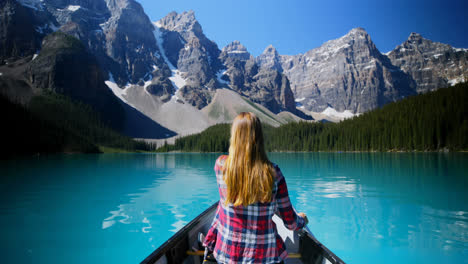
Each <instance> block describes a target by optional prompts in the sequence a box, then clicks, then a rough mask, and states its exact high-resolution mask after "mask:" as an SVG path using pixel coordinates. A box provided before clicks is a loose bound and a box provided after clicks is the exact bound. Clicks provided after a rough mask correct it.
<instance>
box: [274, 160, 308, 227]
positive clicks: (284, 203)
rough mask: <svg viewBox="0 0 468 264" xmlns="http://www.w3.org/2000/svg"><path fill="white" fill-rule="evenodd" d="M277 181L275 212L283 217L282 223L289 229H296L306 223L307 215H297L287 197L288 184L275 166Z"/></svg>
mask: <svg viewBox="0 0 468 264" xmlns="http://www.w3.org/2000/svg"><path fill="white" fill-rule="evenodd" d="M276 173H277V177H278V179H279V181H278V189H277V191H276V197H275V198H276V203H277V206H278V209H277V212H278V214H279V215H280V217H281V219H283V222H284V225H285V226H286V227H287V228H288V229H290V230H298V229H301V228H303V227H304V225H305V224H306V219H307V217H302V216H299V215H298V214H297V213H296V210H294V207H293V206H292V204H291V200H290V199H289V193H288V186H287V185H286V180H285V179H284V176H283V174H282V173H281V170H280V169H279V168H278V167H277V168H276ZM304 216H305V214H304Z"/></svg>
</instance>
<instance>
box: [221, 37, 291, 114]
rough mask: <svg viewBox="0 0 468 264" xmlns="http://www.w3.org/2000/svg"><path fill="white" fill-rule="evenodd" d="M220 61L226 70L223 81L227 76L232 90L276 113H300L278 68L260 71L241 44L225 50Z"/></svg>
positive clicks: (286, 81)
mask: <svg viewBox="0 0 468 264" xmlns="http://www.w3.org/2000/svg"><path fill="white" fill-rule="evenodd" d="M220 59H221V61H222V62H223V64H224V65H225V67H227V70H225V71H224V72H223V73H222V75H221V78H223V76H227V79H228V80H229V81H230V84H231V87H232V89H233V90H235V91H237V92H238V93H240V94H242V95H245V96H246V97H248V98H250V99H251V100H252V101H254V102H257V103H259V104H261V105H263V106H265V107H267V108H268V109H270V110H271V111H273V112H274V113H279V112H281V111H289V112H291V113H296V112H297V110H296V107H295V103H294V95H293V93H292V91H291V88H290V84H289V80H288V78H287V77H286V76H285V75H283V74H282V73H280V72H279V71H278V70H276V69H267V68H260V67H259V66H258V64H257V62H256V61H255V58H254V57H253V56H252V55H251V54H250V53H249V52H248V51H247V48H246V47H245V46H244V45H242V44H241V43H240V42H239V41H234V42H232V43H230V44H229V45H227V46H226V47H224V48H223V50H222V52H221V55H220ZM224 78H226V77H224Z"/></svg>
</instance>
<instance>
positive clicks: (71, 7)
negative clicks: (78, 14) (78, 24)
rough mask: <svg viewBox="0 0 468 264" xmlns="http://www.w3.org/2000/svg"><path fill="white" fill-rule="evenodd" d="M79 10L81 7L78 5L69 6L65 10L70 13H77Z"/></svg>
mask: <svg viewBox="0 0 468 264" xmlns="http://www.w3.org/2000/svg"><path fill="white" fill-rule="evenodd" d="M80 8H81V6H79V5H69V6H68V7H67V9H68V10H69V11H72V12H75V11H77V10H78V9H80Z"/></svg>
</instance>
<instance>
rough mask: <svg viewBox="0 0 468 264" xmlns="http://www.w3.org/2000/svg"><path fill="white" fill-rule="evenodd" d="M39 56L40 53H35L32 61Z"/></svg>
mask: <svg viewBox="0 0 468 264" xmlns="http://www.w3.org/2000/svg"><path fill="white" fill-rule="evenodd" d="M37 56H39V54H37V53H36V54H34V55H33V57H32V60H31V61H33V60H35V59H36V58H37Z"/></svg>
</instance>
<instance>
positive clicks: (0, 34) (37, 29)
mask: <svg viewBox="0 0 468 264" xmlns="http://www.w3.org/2000/svg"><path fill="white" fill-rule="evenodd" d="M34 4H35V5H34ZM32 7H34V8H32ZM50 19H51V16H49V14H47V13H46V12H44V11H43V7H42V5H40V3H35V2H32V3H30V5H29V7H28V6H24V5H22V4H21V3H20V2H17V1H15V0H4V1H1V2H0V65H2V64H5V63H7V60H10V61H14V60H16V59H19V58H22V57H26V56H30V55H33V54H35V53H36V52H38V51H39V50H40V48H41V40H42V38H43V37H44V36H45V35H46V34H48V33H50V32H52V30H51V29H50V27H51V24H49V20H50Z"/></svg>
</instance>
